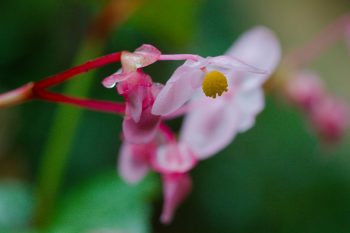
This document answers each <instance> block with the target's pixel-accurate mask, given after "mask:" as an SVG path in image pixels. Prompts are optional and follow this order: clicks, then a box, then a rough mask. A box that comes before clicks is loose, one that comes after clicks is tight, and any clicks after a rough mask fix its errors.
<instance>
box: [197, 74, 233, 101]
mask: <svg viewBox="0 0 350 233" xmlns="http://www.w3.org/2000/svg"><path fill="white" fill-rule="evenodd" d="M227 87H228V85H227V79H226V77H225V75H224V74H223V73H221V72H219V71H217V70H214V71H211V72H209V73H207V74H206V75H205V77H204V79H203V83H202V89H203V92H204V94H205V95H206V96H208V97H212V98H214V99H215V98H216V95H219V96H221V95H222V93H224V92H225V91H227Z"/></svg>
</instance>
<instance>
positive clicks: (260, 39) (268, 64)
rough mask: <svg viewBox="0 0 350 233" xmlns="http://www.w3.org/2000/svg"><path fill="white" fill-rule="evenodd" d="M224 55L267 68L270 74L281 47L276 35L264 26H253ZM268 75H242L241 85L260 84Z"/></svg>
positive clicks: (277, 61)
mask: <svg viewBox="0 0 350 233" xmlns="http://www.w3.org/2000/svg"><path fill="white" fill-rule="evenodd" d="M226 55H229V56H232V57H236V58H238V59H240V60H242V61H244V62H246V63H247V64H250V65H252V66H254V67H258V68H260V69H263V70H268V71H269V72H270V74H271V73H272V72H273V71H274V69H275V68H276V67H277V65H278V63H279V61H280V57H281V49H280V45H279V42H278V40H277V38H276V36H275V35H274V34H273V33H272V32H271V31H270V30H269V29H267V28H265V27H255V28H253V29H251V30H249V31H248V32H246V33H244V34H243V35H242V36H241V37H240V38H239V39H238V40H237V41H236V42H235V43H234V44H233V46H232V47H231V48H230V49H229V50H228V51H227V53H226ZM268 77H269V75H265V76H260V75H250V76H243V77H242V80H241V82H242V85H244V86H246V87H247V88H249V87H255V86H257V85H261V84H262V83H263V82H264V81H265V80H266V79H267V78H268Z"/></svg>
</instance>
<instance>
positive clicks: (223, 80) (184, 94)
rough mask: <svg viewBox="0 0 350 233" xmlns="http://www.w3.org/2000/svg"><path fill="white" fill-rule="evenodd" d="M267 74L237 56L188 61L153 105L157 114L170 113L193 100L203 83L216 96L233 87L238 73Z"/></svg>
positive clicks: (210, 94)
mask: <svg viewBox="0 0 350 233" xmlns="http://www.w3.org/2000/svg"><path fill="white" fill-rule="evenodd" d="M239 72H244V73H246V72H247V73H253V74H260V75H263V74H266V71H265V70H262V69H258V68H256V67H254V66H251V65H249V64H248V63H246V62H245V61H243V60H241V59H240V58H239V57H238V56H227V55H223V56H217V57H208V58H202V57H199V56H198V57H197V60H196V61H194V60H187V61H186V62H185V63H184V64H183V65H182V66H180V67H179V68H177V69H176V71H175V72H174V73H173V75H172V76H171V77H170V79H169V80H168V81H167V83H166V84H165V86H164V88H163V89H162V90H161V92H160V93H159V95H158V96H157V98H156V100H155V103H154V105H153V108H152V113H153V114H155V115H168V114H170V113H172V112H174V111H176V110H177V109H178V108H180V107H181V106H182V105H183V104H184V103H186V102H187V101H188V100H190V99H191V98H192V97H193V95H194V94H195V92H196V91H197V90H198V89H199V88H200V87H201V86H202V89H203V92H204V93H205V95H207V96H209V97H212V98H216V96H221V95H222V94H223V93H224V92H226V91H228V88H230V87H232V86H234V80H233V77H234V76H235V74H236V73H239Z"/></svg>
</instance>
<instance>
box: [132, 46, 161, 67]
mask: <svg viewBox="0 0 350 233" xmlns="http://www.w3.org/2000/svg"><path fill="white" fill-rule="evenodd" d="M134 53H136V54H140V55H142V56H143V60H142V62H141V65H142V66H141V67H145V66H148V65H151V64H153V63H154V62H156V61H158V60H159V57H160V55H161V54H162V53H161V52H160V51H159V50H158V49H157V48H156V47H154V46H153V45H150V44H143V45H141V47H139V48H137V49H136V50H135V52H134ZM141 67H138V68H141Z"/></svg>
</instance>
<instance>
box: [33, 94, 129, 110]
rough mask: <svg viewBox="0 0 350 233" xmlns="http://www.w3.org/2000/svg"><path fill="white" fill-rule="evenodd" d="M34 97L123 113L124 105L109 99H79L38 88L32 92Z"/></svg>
mask: <svg viewBox="0 0 350 233" xmlns="http://www.w3.org/2000/svg"><path fill="white" fill-rule="evenodd" d="M33 94H34V95H33V96H34V98H37V99H41V100H46V101H51V102H57V103H65V104H70V105H74V106H78V107H82V108H86V109H90V110H94V111H101V112H109V113H114V114H124V112H125V105H124V104H121V103H115V102H111V101H103V100H91V99H80V98H76V97H71V96H66V95H62V94H58V93H52V92H48V91H45V90H39V91H36V92H34V93H33Z"/></svg>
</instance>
